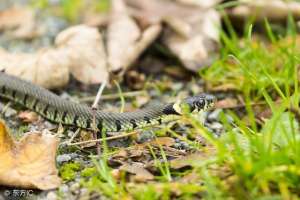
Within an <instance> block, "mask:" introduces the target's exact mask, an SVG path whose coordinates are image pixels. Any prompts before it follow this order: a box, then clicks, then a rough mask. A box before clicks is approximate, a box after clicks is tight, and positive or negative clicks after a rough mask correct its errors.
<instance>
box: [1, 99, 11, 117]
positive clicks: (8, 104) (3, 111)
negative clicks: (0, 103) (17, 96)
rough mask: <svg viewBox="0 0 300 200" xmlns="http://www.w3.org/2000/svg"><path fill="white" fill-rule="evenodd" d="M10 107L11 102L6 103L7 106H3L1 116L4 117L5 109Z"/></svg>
mask: <svg viewBox="0 0 300 200" xmlns="http://www.w3.org/2000/svg"><path fill="white" fill-rule="evenodd" d="M10 105H11V102H7V104H6V105H5V106H4V108H3V110H2V112H1V115H4V114H5V112H6V111H7V109H8V108H9V106H10Z"/></svg>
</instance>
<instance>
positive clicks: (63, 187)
mask: <svg viewBox="0 0 300 200" xmlns="http://www.w3.org/2000/svg"><path fill="white" fill-rule="evenodd" d="M59 190H60V191H61V192H62V193H64V194H67V193H68V192H69V187H68V186H67V185H62V186H60V188H59Z"/></svg>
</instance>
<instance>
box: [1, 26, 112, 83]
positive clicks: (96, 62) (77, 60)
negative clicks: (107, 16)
mask: <svg viewBox="0 0 300 200" xmlns="http://www.w3.org/2000/svg"><path fill="white" fill-rule="evenodd" d="M102 42H103V41H102V36H101V34H100V33H99V32H98V30H97V29H96V28H92V27H88V26H85V25H78V26H74V27H70V28H68V29H66V30H64V31H63V32H61V33H60V34H59V35H58V36H57V37H56V40H55V45H56V47H53V48H46V49H40V50H39V51H38V52H36V53H34V54H30V53H16V54H13V53H9V52H7V51H5V50H2V49H0V70H2V69H5V72H6V73H8V74H12V75H15V76H18V77H20V78H23V79H26V80H29V81H31V82H33V83H35V84H38V85H41V86H43V87H45V88H49V89H53V88H59V87H63V86H65V85H66V84H67V83H68V81H69V73H72V74H73V76H74V77H75V78H76V79H77V80H79V81H81V82H83V83H86V84H95V83H100V82H104V81H106V80H107V79H108V69H107V65H106V55H105V51H104V47H103V43H102Z"/></svg>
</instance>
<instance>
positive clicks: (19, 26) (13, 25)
mask: <svg viewBox="0 0 300 200" xmlns="http://www.w3.org/2000/svg"><path fill="white" fill-rule="evenodd" d="M11 29H14V30H13V32H12V34H11V35H12V36H13V37H15V38H24V39H31V38H34V37H37V36H39V35H41V34H42V29H41V28H40V26H37V24H36V21H35V13H34V11H33V9H31V8H29V7H12V8H9V9H6V10H4V11H0V30H11Z"/></svg>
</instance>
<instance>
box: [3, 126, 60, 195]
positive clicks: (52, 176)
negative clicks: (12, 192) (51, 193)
mask: <svg viewBox="0 0 300 200" xmlns="http://www.w3.org/2000/svg"><path fill="white" fill-rule="evenodd" d="M58 142H59V141H58V139H57V138H56V137H55V136H52V135H49V134H42V133H28V134H26V135H25V136H24V137H22V138H21V140H20V141H15V140H14V139H13V138H12V137H11V136H10V135H9V132H8V130H7V128H6V126H5V124H4V123H3V121H0V163H1V165H0V185H6V186H11V187H22V188H37V189H41V190H49V189H54V188H57V187H58V186H59V185H60V183H61V181H60V178H59V177H58V176H57V175H58V171H57V169H56V166H55V154H56V149H57V145H58Z"/></svg>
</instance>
